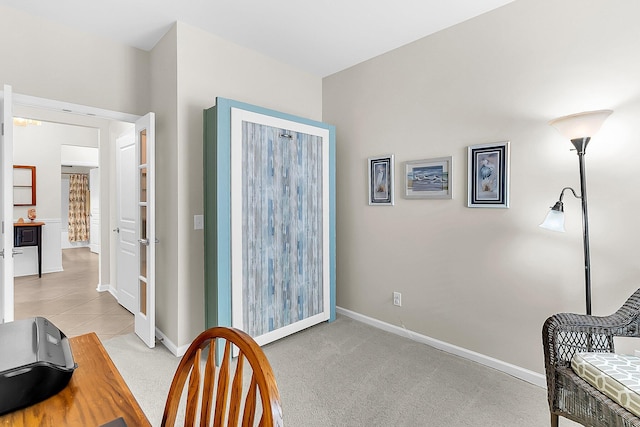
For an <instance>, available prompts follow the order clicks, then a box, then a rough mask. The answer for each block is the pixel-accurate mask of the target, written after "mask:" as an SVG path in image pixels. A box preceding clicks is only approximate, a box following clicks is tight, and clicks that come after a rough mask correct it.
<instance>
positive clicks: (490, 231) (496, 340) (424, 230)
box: [323, 0, 640, 372]
mask: <svg viewBox="0 0 640 427" xmlns="http://www.w3.org/2000/svg"><path fill="white" fill-rule="evenodd" d="M638 16H640V4H639V3H638V2H630V1H626V0H613V1H610V0H589V1H580V0H563V1H560V2H558V1H552V0H542V1H540V0H519V1H516V2H514V3H511V4H509V5H507V6H504V7H502V8H500V9H497V10H495V11H493V12H490V13H487V14H485V15H483V16H480V17H478V18H475V19H472V20H470V21H467V22H465V23H462V24H460V25H458V26H455V27H453V28H450V29H448V30H445V31H442V32H440V33H437V34H435V35H432V36H430V37H427V38H424V39H422V40H419V41H417V42H414V43H412V44H410V45H407V46H405V47H403V48H400V49H397V50H395V51H392V52H390V53H388V54H385V55H382V56H380V57H377V58H374V59H372V60H369V61H367V62H365V63H362V64H360V65H358V66H355V67H353V68H350V69H348V70H345V71H343V72H340V73H337V74H335V75H332V76H329V77H327V78H325V79H324V81H323V120H324V121H326V122H329V123H332V124H334V125H336V128H337V182H338V189H337V304H338V306H340V307H343V308H346V309H349V310H353V311H355V312H358V313H361V314H364V315H367V316H370V317H373V318H376V319H379V320H382V321H384V322H388V323H390V324H393V325H397V326H405V327H406V328H407V329H409V330H412V331H416V332H418V333H420V334H423V335H426V336H430V337H433V338H437V339H439V340H442V341H445V342H448V343H451V344H454V345H457V346H460V347H463V348H466V349H469V350H473V351H476V352H479V353H481V354H485V355H488V356H491V357H494V358H497V359H500V360H503V361H506V362H510V363H512V364H515V365H518V366H521V367H524V368H528V369H531V370H535V371H537V372H542V369H543V368H542V367H543V357H542V348H541V327H542V323H543V322H544V320H545V319H546V318H547V317H548V316H549V315H551V314H553V313H555V312H561V311H572V312H584V309H585V308H584V307H585V304H584V273H583V265H582V230H581V218H580V202H579V201H578V200H576V199H574V198H573V197H572V196H570V195H568V196H567V197H566V198H565V200H564V201H565V211H566V215H567V220H566V221H567V233H566V234H557V233H552V232H547V231H545V230H542V229H540V228H538V224H539V223H540V222H541V221H542V219H543V218H544V215H545V214H546V212H547V210H548V207H549V206H551V205H552V204H553V203H554V202H555V201H556V200H557V197H558V195H559V193H560V190H561V189H562V188H563V187H564V186H569V185H570V186H574V187H575V188H577V189H578V190H579V182H578V181H579V179H578V161H577V156H576V155H575V153H574V152H570V148H572V146H571V144H570V143H569V142H568V141H564V140H563V139H562V138H561V137H560V135H559V134H558V133H557V132H556V131H555V130H554V129H553V128H552V127H550V126H548V125H547V122H548V121H549V120H550V119H553V118H555V117H559V116H562V115H565V114H571V113H576V112H580V111H585V110H594V109H604V108H610V109H613V110H615V113H614V114H613V115H612V116H611V117H610V118H609V120H608V121H607V122H606V123H605V125H604V127H603V128H602V130H601V132H600V134H598V135H597V137H595V138H593V140H592V142H591V144H590V145H589V149H588V151H587V156H586V162H587V173H588V178H589V187H588V190H589V207H590V211H589V213H590V220H591V221H590V225H591V249H592V274H593V311H594V314H608V313H610V312H612V311H613V310H615V309H616V308H617V307H619V306H620V305H621V304H622V303H623V302H624V300H625V299H626V298H627V297H628V296H629V295H630V294H631V293H632V292H633V291H634V290H635V289H636V288H637V287H638V285H639V284H640V280H639V273H640V263H639V262H638V259H640V246H639V245H638V238H639V237H640V230H639V229H638V227H637V221H636V216H637V212H638V210H639V209H640V201H639V199H638V197H636V193H637V187H638V184H639V183H640V178H638V175H637V162H638V159H640V143H639V142H640V141H639V140H638V138H639V137H638V135H640V121H639V120H638V117H639V114H640V79H639V78H638V76H640V56H639V55H638V52H640V26H638V25H637V22H636V18H637V17H638ZM503 140H510V141H511V208H510V209H471V208H467V207H465V205H466V199H467V195H466V177H467V169H466V168H467V162H466V156H467V146H469V145H472V144H483V143H490V142H496V141H503ZM388 153H393V154H395V156H396V174H395V179H396V182H395V190H396V204H395V206H393V207H380V206H373V207H370V206H368V205H367V198H366V185H367V181H366V179H367V172H366V159H367V157H369V156H375V155H380V154H388ZM448 155H451V156H453V200H407V199H403V198H402V197H401V194H402V190H403V185H404V182H403V173H402V171H403V162H404V161H408V160H417V159H425V158H433V157H441V156H448ZM393 291H400V292H402V296H403V306H402V307H394V306H393V305H392V292H393ZM637 348H639V349H640V347H637Z"/></svg>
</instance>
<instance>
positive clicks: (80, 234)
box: [69, 174, 89, 242]
mask: <svg viewBox="0 0 640 427" xmlns="http://www.w3.org/2000/svg"><path fill="white" fill-rule="evenodd" d="M88 203H89V179H88V177H87V175H81V174H74V175H70V176H69V241H70V242H85V241H88V240H89V207H88Z"/></svg>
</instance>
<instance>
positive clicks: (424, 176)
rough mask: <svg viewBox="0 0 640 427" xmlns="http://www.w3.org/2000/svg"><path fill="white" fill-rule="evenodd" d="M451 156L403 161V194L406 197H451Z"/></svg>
mask: <svg viewBox="0 0 640 427" xmlns="http://www.w3.org/2000/svg"><path fill="white" fill-rule="evenodd" d="M451 175H452V174H451V156H449V157H439V158H435V159H428V160H413V161H410V162H405V163H404V183H405V185H404V196H405V197H406V198H408V199H450V198H451Z"/></svg>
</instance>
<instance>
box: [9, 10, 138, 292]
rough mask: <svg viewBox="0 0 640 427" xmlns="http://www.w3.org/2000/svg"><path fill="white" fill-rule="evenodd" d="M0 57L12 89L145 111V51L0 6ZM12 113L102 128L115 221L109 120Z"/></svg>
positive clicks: (105, 178)
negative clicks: (110, 166)
mask: <svg viewBox="0 0 640 427" xmlns="http://www.w3.org/2000/svg"><path fill="white" fill-rule="evenodd" d="M0 57H1V58H3V59H2V66H1V67H0V84H9V85H11V86H12V89H13V92H14V93H15V94H21V95H31V96H36V97H40V98H46V99H52V100H56V101H62V102H69V103H74V104H80V105H87V106H91V107H97V108H102V109H107V110H113V111H119V112H126V113H132V114H144V113H146V112H147V111H149V108H150V107H149V83H148V75H149V53H148V52H144V51H141V50H139V49H134V48H131V47H127V46H124V45H121V44H118V43H113V42H111V41H108V40H104V39H102V38H99V37H96V36H93V35H90V34H85V33H81V32H78V31H74V30H72V29H69V28H66V27H64V26H62V25H58V24H55V23H51V22H49V21H46V20H43V19H40V18H38V17H34V16H31V15H28V14H25V13H23V12H20V11H17V10H14V9H11V8H6V7H1V6H0ZM14 114H15V115H22V116H26V117H33V118H38V119H42V120H51V121H58V122H60V123H70V124H76V125H80V126H89V127H95V128H98V129H100V138H101V139H100V140H101V144H100V162H101V166H102V167H101V168H100V182H101V192H100V197H101V200H100V209H101V219H102V220H104V221H106V220H109V219H110V220H112V221H113V219H114V217H113V216H112V214H114V212H115V211H112V209H111V206H110V201H111V200H113V199H112V198H111V197H110V188H112V187H111V186H110V183H111V182H112V180H114V179H115V178H113V176H111V170H110V168H109V167H108V165H109V164H110V163H111V152H110V150H109V147H110V143H109V141H113V135H110V130H109V129H110V128H109V123H108V121H106V120H101V119H97V118H95V117H88V116H80V115H73V114H65V113H62V112H56V111H51V110H42V109H33V108H27V107H24V106H14ZM111 228H113V227H109V228H103V230H102V231H103V233H102V235H101V254H100V263H101V264H100V268H101V269H100V284H101V286H108V285H109V284H110V281H111V277H110V270H111V267H110V265H109V258H110V257H109V253H110V251H111V249H110V247H111V246H112V245H111V242H110V240H111V239H112V238H113V236H112V234H113V233H110V231H107V230H110V229H111ZM114 280H115V279H114Z"/></svg>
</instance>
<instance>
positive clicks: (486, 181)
mask: <svg viewBox="0 0 640 427" xmlns="http://www.w3.org/2000/svg"><path fill="white" fill-rule="evenodd" d="M509 172H510V171H509V141H504V142H496V143H492V144H482V145H471V146H469V147H468V172H467V176H468V200H467V206H468V207H470V208H508V207H509Z"/></svg>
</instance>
